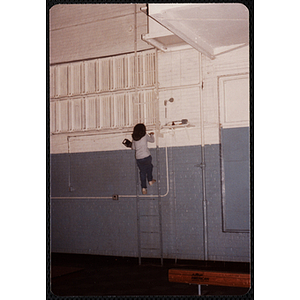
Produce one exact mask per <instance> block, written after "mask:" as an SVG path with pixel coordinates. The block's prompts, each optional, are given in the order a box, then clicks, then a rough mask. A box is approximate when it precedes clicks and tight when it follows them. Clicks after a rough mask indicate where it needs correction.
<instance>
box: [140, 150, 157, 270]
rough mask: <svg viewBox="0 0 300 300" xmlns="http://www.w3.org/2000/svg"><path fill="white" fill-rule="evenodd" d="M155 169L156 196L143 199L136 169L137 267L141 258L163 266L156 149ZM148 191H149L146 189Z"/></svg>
mask: <svg viewBox="0 0 300 300" xmlns="http://www.w3.org/2000/svg"><path fill="white" fill-rule="evenodd" d="M156 167H157V181H156V185H157V195H156V196H154V197H149V196H151V194H150V195H148V196H147V197H143V195H141V194H140V191H141V187H140V181H139V171H138V168H137V172H136V174H137V193H136V207H137V234H138V257H139V265H141V264H142V258H160V263H161V265H163V238H162V214H161V197H160V194H161V193H160V162H159V148H158V146H157V147H156ZM148 191H149V189H148Z"/></svg>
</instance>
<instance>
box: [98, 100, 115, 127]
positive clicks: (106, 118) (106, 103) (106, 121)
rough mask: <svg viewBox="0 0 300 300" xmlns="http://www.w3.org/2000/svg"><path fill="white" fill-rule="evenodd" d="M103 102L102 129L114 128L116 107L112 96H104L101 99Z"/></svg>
mask: <svg viewBox="0 0 300 300" xmlns="http://www.w3.org/2000/svg"><path fill="white" fill-rule="evenodd" d="M100 102H101V106H100V107H101V117H100V124H101V128H110V127H113V125H114V122H113V115H114V107H113V101H112V97H111V96H102V97H100Z"/></svg>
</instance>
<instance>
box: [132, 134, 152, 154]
mask: <svg viewBox="0 0 300 300" xmlns="http://www.w3.org/2000/svg"><path fill="white" fill-rule="evenodd" d="M148 142H150V143H154V135H150V136H149V135H148V134H146V135H144V136H143V137H142V138H141V139H140V140H138V141H135V140H133V141H132V149H134V150H135V158H136V159H142V158H145V157H148V156H149V155H150V151H149V149H148V147H147V143H148Z"/></svg>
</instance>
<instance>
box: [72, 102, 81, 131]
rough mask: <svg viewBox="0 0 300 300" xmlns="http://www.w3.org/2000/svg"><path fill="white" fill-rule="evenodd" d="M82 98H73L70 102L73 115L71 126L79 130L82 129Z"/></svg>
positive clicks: (73, 129)
mask: <svg viewBox="0 0 300 300" xmlns="http://www.w3.org/2000/svg"><path fill="white" fill-rule="evenodd" d="M81 102H82V100H81V99H80V98H79V99H73V100H72V101H71V102H70V115H71V128H70V130H72V131H78V130H81V129H82V111H81V106H82V104H81Z"/></svg>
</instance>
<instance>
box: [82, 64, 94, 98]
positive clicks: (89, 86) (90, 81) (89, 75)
mask: <svg viewBox="0 0 300 300" xmlns="http://www.w3.org/2000/svg"><path fill="white" fill-rule="evenodd" d="M95 92H96V61H95V60H91V61H86V62H84V93H86V94H92V93H95Z"/></svg>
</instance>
